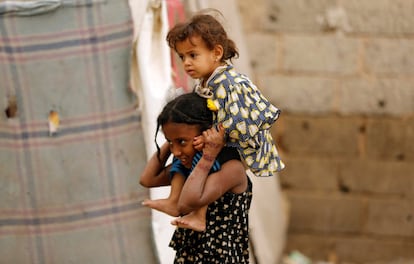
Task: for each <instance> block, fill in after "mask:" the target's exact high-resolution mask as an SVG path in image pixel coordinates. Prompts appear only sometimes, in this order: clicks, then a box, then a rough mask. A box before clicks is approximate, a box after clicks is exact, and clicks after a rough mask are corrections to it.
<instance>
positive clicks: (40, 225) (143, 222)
mask: <svg viewBox="0 0 414 264" xmlns="http://www.w3.org/2000/svg"><path fill="white" fill-rule="evenodd" d="M132 34H133V29H132V17H131V15H130V10H129V6H128V1H126V0H116V1H107V2H106V3H99V4H90V5H86V6H85V5H84V6H77V7H75V6H73V7H65V8H59V9H57V10H54V11H51V12H48V13H44V14H41V15H36V16H26V17H21V16H12V15H7V16H0V80H1V81H0V105H1V112H0V172H1V177H0V189H1V192H0V193H1V194H0V195H1V198H0V255H1V261H0V262H1V263H89V264H94V263H96V264H105V263H108V264H113V263H122V264H126V263H156V257H155V256H154V253H153V248H152V243H150V242H149V241H151V228H150V226H151V225H150V223H151V215H150V210H149V209H148V208H144V207H142V206H141V204H140V202H139V201H141V200H142V199H143V198H144V197H147V196H148V194H147V190H146V189H144V188H140V187H138V188H137V185H138V184H137V178H138V174H139V172H140V171H141V170H142V168H143V167H144V165H145V162H146V156H145V151H143V150H144V147H143V146H144V142H143V139H142V138H143V135H142V134H143V132H142V129H141V127H140V125H141V119H140V115H139V113H137V111H136V110H135V107H134V105H135V102H136V99H135V98H134V95H133V94H132V93H131V92H130V91H129V89H128V82H129V60H130V52H131V48H132V46H131V45H132V43H131V42H132ZM5 109H6V110H5ZM15 110H17V111H15ZM51 110H54V111H56V112H57V113H58V114H59V117H60V126H59V128H58V131H57V133H56V134H55V135H53V136H50V135H49V130H48V114H49V112H50V111H51Z"/></svg>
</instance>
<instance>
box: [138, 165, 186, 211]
mask: <svg viewBox="0 0 414 264" xmlns="http://www.w3.org/2000/svg"><path fill="white" fill-rule="evenodd" d="M184 181H185V179H184V176H183V175H181V174H179V173H176V174H174V176H173V178H172V180H171V192H170V195H169V196H168V198H166V199H157V200H150V199H145V200H144V201H143V202H142V205H144V206H148V207H150V208H152V209H155V210H158V211H161V212H163V213H166V214H168V215H171V216H179V215H180V213H179V212H178V209H177V202H178V198H179V197H180V193H181V189H182V187H183V185H184Z"/></svg>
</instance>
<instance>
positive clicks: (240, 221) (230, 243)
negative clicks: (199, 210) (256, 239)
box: [170, 156, 252, 264]
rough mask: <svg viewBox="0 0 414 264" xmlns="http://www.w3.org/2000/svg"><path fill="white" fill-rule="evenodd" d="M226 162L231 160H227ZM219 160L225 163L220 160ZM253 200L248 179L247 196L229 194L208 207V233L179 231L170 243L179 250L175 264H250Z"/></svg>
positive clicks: (245, 193) (176, 231)
mask: <svg viewBox="0 0 414 264" xmlns="http://www.w3.org/2000/svg"><path fill="white" fill-rule="evenodd" d="M226 159H227V160H228V159H231V158H229V156H227V157H226ZM218 160H219V161H220V163H221V164H222V163H224V162H223V160H221V158H220V156H219V158H218ZM246 177H247V175H246ZM247 179H248V178H247ZM251 199H252V183H251V181H250V180H249V179H248V187H247V189H246V191H245V192H243V193H240V194H235V193H231V192H227V193H225V194H224V195H223V196H222V197H220V198H219V199H218V200H216V201H215V202H213V203H211V204H210V205H209V206H208V209H207V216H206V231H204V232H197V231H194V230H191V229H184V228H179V227H177V228H176V230H175V232H174V234H173V237H172V239H171V242H170V247H172V248H173V249H174V250H176V255H175V260H174V263H175V264H188V263H197V264H224V263H226V264H230V263H237V264H244V263H249V231H248V227H249V224H248V218H249V217H248V213H249V208H250V203H251Z"/></svg>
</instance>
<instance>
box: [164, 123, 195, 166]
mask: <svg viewBox="0 0 414 264" xmlns="http://www.w3.org/2000/svg"><path fill="white" fill-rule="evenodd" d="M162 131H163V133H164V136H165V138H166V140H167V142H168V143H169V144H170V151H171V153H172V154H173V155H174V157H176V158H178V159H179V160H180V161H181V163H182V164H183V165H184V166H185V167H186V168H191V162H192V160H193V157H194V155H195V153H196V152H197V150H196V149H194V146H193V140H194V137H196V136H199V135H200V133H201V132H200V128H199V126H198V125H188V124H182V123H173V122H168V123H166V124H164V125H163V126H162Z"/></svg>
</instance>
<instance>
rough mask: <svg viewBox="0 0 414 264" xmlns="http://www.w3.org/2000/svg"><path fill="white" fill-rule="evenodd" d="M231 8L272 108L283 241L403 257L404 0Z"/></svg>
mask: <svg viewBox="0 0 414 264" xmlns="http://www.w3.org/2000/svg"><path fill="white" fill-rule="evenodd" d="M239 7H240V10H241V14H242V19H243V27H244V29H245V32H246V39H247V46H248V50H249V56H250V58H251V64H252V67H253V74H254V75H253V76H252V78H253V79H254V80H255V82H256V83H257V84H258V86H259V87H260V88H261V89H262V90H263V92H264V93H265V94H266V95H267V96H268V97H269V98H270V99H271V101H272V102H273V103H274V104H275V105H277V106H278V107H279V108H281V109H282V111H283V112H282V116H281V118H280V119H279V121H278V122H277V123H276V125H275V126H274V127H273V132H274V135H275V138H276V140H277V142H278V145H279V149H280V150H281V152H282V157H283V158H284V161H285V163H286V165H287V168H286V169H285V170H284V171H283V172H282V173H281V184H282V187H283V190H284V191H285V192H286V194H287V196H288V198H289V201H290V203H291V215H290V225H289V234H288V241H287V247H286V250H285V251H286V252H290V251H291V250H299V251H301V252H302V253H303V254H305V255H307V256H308V257H310V258H312V259H314V260H331V261H337V262H340V263H344V262H347V263H369V262H383V263H389V262H391V261H397V260H402V261H407V260H414V194H413V193H414V56H413V54H414V0H338V1H333V0H312V1H310V0H255V1H254V2H251V1H247V0H241V1H239ZM241 56H243V54H242V55H241Z"/></svg>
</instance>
